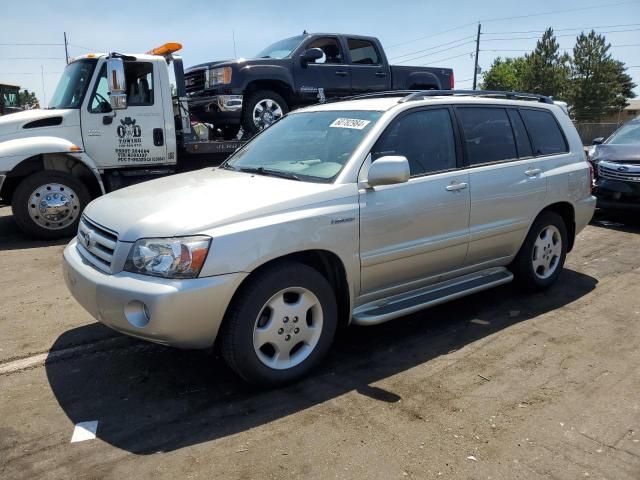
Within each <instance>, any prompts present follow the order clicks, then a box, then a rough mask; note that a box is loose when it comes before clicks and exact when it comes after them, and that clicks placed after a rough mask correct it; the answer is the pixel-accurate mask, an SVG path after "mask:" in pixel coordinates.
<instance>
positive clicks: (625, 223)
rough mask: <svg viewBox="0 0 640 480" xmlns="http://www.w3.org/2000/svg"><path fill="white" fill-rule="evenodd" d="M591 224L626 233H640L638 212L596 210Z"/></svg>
mask: <svg viewBox="0 0 640 480" xmlns="http://www.w3.org/2000/svg"><path fill="white" fill-rule="evenodd" d="M591 225H593V226H594V227H600V228H608V229H610V230H617V231H620V232H626V233H640V217H639V216H638V214H637V212H612V211H606V210H596V212H595V214H594V216H593V219H592V220H591Z"/></svg>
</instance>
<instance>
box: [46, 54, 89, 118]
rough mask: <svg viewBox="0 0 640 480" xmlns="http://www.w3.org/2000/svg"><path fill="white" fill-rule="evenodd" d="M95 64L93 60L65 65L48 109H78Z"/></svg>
mask: <svg viewBox="0 0 640 480" xmlns="http://www.w3.org/2000/svg"><path fill="white" fill-rule="evenodd" d="M96 63H97V60H95V59H87V60H78V61H75V62H73V63H70V64H69V65H67V68H65V69H64V72H62V77H61V78H60V81H59V82H58V86H57V87H56V91H55V92H54V94H53V97H52V99H51V102H50V103H49V108H50V109H59V108H80V104H81V103H82V99H83V98H84V94H85V92H86V91H87V86H88V85H89V82H90V81H91V74H92V73H93V68H94V67H95V65H96Z"/></svg>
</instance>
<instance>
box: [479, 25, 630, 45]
mask: <svg viewBox="0 0 640 480" xmlns="http://www.w3.org/2000/svg"><path fill="white" fill-rule="evenodd" d="M623 32H640V28H633V29H629V30H609V31H606V32H596V33H598V34H604V33H607V34H609V33H623ZM575 35H576V34H575V33H564V34H561V35H556V34H555V33H554V35H553V36H554V37H575ZM539 39H540V36H539V35H538V36H535V37H509V38H485V39H484V41H485V42H499V41H510V40H539Z"/></svg>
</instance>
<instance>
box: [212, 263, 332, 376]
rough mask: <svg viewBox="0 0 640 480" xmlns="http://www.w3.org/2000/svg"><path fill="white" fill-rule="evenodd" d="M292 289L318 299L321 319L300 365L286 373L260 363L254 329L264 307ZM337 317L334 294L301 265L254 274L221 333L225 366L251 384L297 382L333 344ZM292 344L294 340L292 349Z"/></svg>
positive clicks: (229, 313)
mask: <svg viewBox="0 0 640 480" xmlns="http://www.w3.org/2000/svg"><path fill="white" fill-rule="evenodd" d="M294 287H301V288H304V289H307V290H309V291H310V292H311V293H313V294H314V295H315V296H316V298H317V299H318V301H319V303H320V306H321V308H322V318H323V319H322V327H321V330H320V337H319V339H318V340H317V343H316V345H315V348H313V350H311V353H309V354H308V356H307V357H306V358H305V359H304V360H303V361H302V362H301V363H299V364H297V365H295V366H293V367H291V368H286V369H275V368H271V367H269V366H267V365H266V364H265V363H263V361H261V360H260V358H259V357H258V353H257V351H256V349H255V348H254V327H255V326H256V324H257V323H258V322H259V321H260V319H259V318H258V316H259V315H260V314H261V312H262V311H263V308H264V307H265V306H266V303H267V302H268V301H269V300H270V299H271V298H272V297H273V296H274V295H276V294H278V293H279V292H281V291H282V290H285V289H289V288H294ZM337 316H338V310H337V306H336V298H335V293H334V291H333V289H332V288H331V285H330V284H329V282H328V281H327V280H326V279H325V277H324V276H322V275H321V274H320V273H319V272H318V271H316V270H314V269H313V268H311V267H308V266H306V265H303V264H300V263H294V262H286V263H279V264H277V265H274V266H273V267H272V268H268V269H266V270H263V271H261V272H258V273H256V274H254V276H253V278H250V279H249V281H248V283H247V284H245V285H244V286H243V287H242V290H241V291H240V292H239V293H238V294H237V295H236V296H235V298H234V299H233V301H232V304H231V305H230V306H229V308H228V310H227V313H226V315H225V319H224V322H223V325H222V328H221V332H220V346H221V350H222V355H223V357H224V358H225V360H226V361H227V363H228V365H229V366H230V367H231V368H232V369H233V370H234V371H235V372H237V373H238V375H240V376H241V377H242V378H243V379H244V380H245V381H247V382H248V383H250V384H253V385H257V386H262V387H274V386H278V385H284V384H287V383H290V382H293V381H296V380H298V379H300V378H301V377H303V376H305V375H306V374H308V373H309V371H310V370H312V369H313V368H314V367H316V366H317V365H318V364H319V363H320V361H321V360H322V358H323V357H324V356H325V355H326V353H327V351H328V350H329V348H330V346H331V344H332V343H333V338H334V335H335V331H336V326H337V323H338V322H337ZM296 318H297V317H296ZM278 320H280V319H279V318H278ZM271 321H275V319H272V320H271ZM305 321H306V320H305ZM294 342H295V339H293V341H292V345H295V343H294ZM292 358H293V357H292Z"/></svg>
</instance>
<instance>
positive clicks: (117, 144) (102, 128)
mask: <svg viewBox="0 0 640 480" xmlns="http://www.w3.org/2000/svg"><path fill="white" fill-rule="evenodd" d="M99 68H100V69H99V71H98V76H97V78H96V81H95V83H94V85H93V86H92V87H91V90H90V91H89V95H87V97H86V98H87V100H85V105H84V106H83V108H82V113H81V119H82V137H83V141H84V147H85V151H86V152H87V154H88V155H89V156H90V157H91V158H92V159H93V160H94V161H95V162H96V164H97V166H98V168H121V167H126V166H138V165H139V166H152V165H157V164H164V163H168V162H167V147H166V141H165V140H166V137H165V129H164V111H163V108H162V96H161V94H160V90H161V89H160V85H159V82H158V81H157V80H156V79H157V78H158V75H157V72H154V68H157V64H154V63H152V62H142V61H141V62H125V80H126V84H127V108H126V109H124V110H117V111H115V112H114V111H113V110H111V105H110V104H109V92H108V85H107V75H106V63H103V64H102V66H101V67H99Z"/></svg>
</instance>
